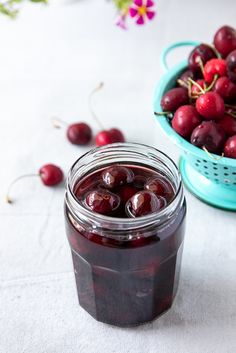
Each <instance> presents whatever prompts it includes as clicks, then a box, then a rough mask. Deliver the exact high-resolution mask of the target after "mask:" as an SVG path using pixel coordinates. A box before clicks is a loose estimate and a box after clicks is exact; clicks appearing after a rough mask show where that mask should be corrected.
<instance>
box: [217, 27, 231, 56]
mask: <svg viewBox="0 0 236 353" xmlns="http://www.w3.org/2000/svg"><path fill="white" fill-rule="evenodd" d="M214 45H215V47H216V49H217V50H218V52H219V53H220V54H221V55H222V56H223V57H224V58H225V57H226V56H227V55H228V54H229V53H231V52H232V51H233V50H234V49H236V31H235V29H234V28H232V27H230V26H223V27H221V28H220V29H219V30H218V31H217V32H216V34H215V37H214Z"/></svg>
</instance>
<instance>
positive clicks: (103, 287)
mask: <svg viewBox="0 0 236 353" xmlns="http://www.w3.org/2000/svg"><path fill="white" fill-rule="evenodd" d="M122 163H125V164H130V165H136V166H140V168H142V167H144V166H145V167H148V168H151V169H153V170H157V171H158V172H160V173H162V175H164V176H165V177H166V178H167V179H168V181H169V182H170V183H171V185H172V187H173V189H174V197H173V199H172V201H171V202H170V203H169V204H168V205H167V206H166V207H165V208H164V209H162V210H161V211H159V212H156V213H152V214H149V215H146V216H143V217H138V218H115V217H109V216H104V215H101V214H98V213H94V212H92V211H91V210H89V209H87V208H85V207H84V206H83V205H82V204H80V203H79V202H78V200H77V198H76V197H75V195H74V190H75V187H76V184H77V183H78V181H80V180H82V179H83V178H84V177H85V176H87V175H89V174H90V173H92V172H94V171H95V170H99V169H100V168H104V166H110V165H112V164H122ZM185 215H186V202H185V198H184V195H183V187H182V182H181V177H180V174H179V171H178V169H177V167H176V165H175V164H174V163H173V161H172V160H171V159H170V158H169V157H167V156H166V155H165V154H163V153H162V152H160V151H158V150H156V149H154V148H152V147H148V146H145V145H140V144H129V143H124V144H113V145H108V146H104V147H100V148H96V149H93V150H91V151H90V152H88V153H87V154H85V155H83V156H82V157H81V158H79V159H78V160H77V161H76V162H75V164H74V165H73V166H72V168H71V170H70V172H69V176H68V179H67V187H66V194H65V220H66V233H67V237H68V240H69V243H70V246H71V252H72V259H73V264H74V272H75V280H76V285H77V291H78V297H79V303H80V305H81V307H82V308H84V309H85V310H86V311H87V312H88V313H89V314H90V315H92V316H93V317H94V318H95V319H97V320H98V321H102V322H104V323H108V324H112V325H116V326H123V327H124V326H133V325H138V324H142V323H144V322H148V321H151V320H153V319H154V318H156V317H158V316H159V315H160V314H162V313H163V312H165V311H166V310H167V309H169V308H170V307H171V305H172V302H173V300H174V297H175V295H176V291H177V288H178V282H179V274H180V266H181V258H182V251H183V240H184V229H185V222H184V220H185Z"/></svg>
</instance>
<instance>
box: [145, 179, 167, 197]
mask: <svg viewBox="0 0 236 353" xmlns="http://www.w3.org/2000/svg"><path fill="white" fill-rule="evenodd" d="M145 190H148V191H151V192H153V193H154V194H155V195H156V196H163V197H164V198H165V199H166V200H168V201H170V200H171V198H172V197H173V188H172V187H171V185H170V184H169V183H168V181H167V180H165V179H163V178H161V177H153V178H149V179H148V180H147V182H146V184H145Z"/></svg>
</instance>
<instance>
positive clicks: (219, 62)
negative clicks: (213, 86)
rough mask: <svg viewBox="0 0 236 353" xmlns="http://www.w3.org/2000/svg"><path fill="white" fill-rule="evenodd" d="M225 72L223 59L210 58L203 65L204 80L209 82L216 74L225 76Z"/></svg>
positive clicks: (225, 67)
mask: <svg viewBox="0 0 236 353" xmlns="http://www.w3.org/2000/svg"><path fill="white" fill-rule="evenodd" d="M226 74H227V66H226V61H225V60H223V59H211V60H210V61H208V62H207V63H206V65H205V66H204V71H203V75H204V79H205V81H206V82H208V83H211V82H212V81H213V80H214V78H215V76H216V75H218V76H220V77H222V76H226Z"/></svg>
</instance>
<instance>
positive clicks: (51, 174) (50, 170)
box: [39, 164, 63, 186]
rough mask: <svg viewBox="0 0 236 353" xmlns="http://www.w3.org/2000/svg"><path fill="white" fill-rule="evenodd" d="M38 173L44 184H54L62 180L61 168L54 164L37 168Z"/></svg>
mask: <svg viewBox="0 0 236 353" xmlns="http://www.w3.org/2000/svg"><path fill="white" fill-rule="evenodd" d="M39 175H40V177H41V180H42V182H43V184H44V185H46V186H55V185H57V184H60V183H61V182H62V180H63V172H62V170H61V169H60V168H59V167H57V166H56V165H54V164H46V165H44V166H43V167H41V168H40V170H39Z"/></svg>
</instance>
